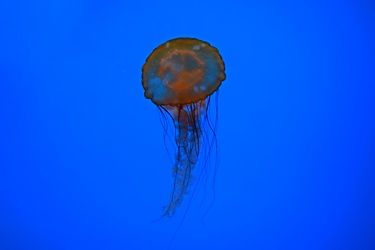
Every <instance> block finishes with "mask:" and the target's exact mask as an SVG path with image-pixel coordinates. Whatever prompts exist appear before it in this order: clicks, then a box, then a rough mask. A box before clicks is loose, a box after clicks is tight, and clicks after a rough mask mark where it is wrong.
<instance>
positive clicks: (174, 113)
mask: <svg viewBox="0 0 375 250" xmlns="http://www.w3.org/2000/svg"><path fill="white" fill-rule="evenodd" d="M225 78H226V75H225V73H224V62H223V59H222V57H221V55H220V54H219V51H218V50H217V49H216V48H215V47H213V46H211V45H210V44H209V43H207V42H204V41H202V40H198V39H195V38H176V39H172V40H169V41H167V42H165V43H163V44H161V45H159V46H158V47H157V48H156V49H154V50H153V52H152V53H151V54H150V55H149V56H148V58H147V59H146V63H145V64H144V65H143V67H142V85H143V88H144V91H145V92H144V95H145V97H146V98H147V99H150V100H151V101H152V102H153V103H154V104H155V105H156V106H157V107H158V110H159V111H160V113H161V114H162V117H163V118H166V119H171V121H172V124H173V126H172V127H173V136H172V137H173V138H172V142H173V144H174V146H175V147H174V149H175V152H174V157H172V165H173V166H172V176H173V178H174V185H173V190H172V192H171V195H170V201H169V203H168V205H166V206H165V207H164V208H163V214H162V217H172V216H173V215H174V214H175V212H176V209H177V208H178V207H179V206H180V205H181V203H182V201H183V199H184V196H185V195H186V194H187V193H188V192H189V188H190V186H191V185H193V183H194V179H195V177H196V175H199V173H203V171H206V173H207V171H208V170H207V169H205V167H206V166H207V162H208V159H209V157H210V152H211V150H210V148H211V146H212V145H213V141H214V142H215V143H217V141H216V122H217V120H216V118H217V108H216V109H215V111H216V116H215V117H216V118H215V122H214V123H212V122H210V119H209V115H208V114H209V110H210V104H211V103H212V101H211V96H212V95H213V94H214V93H217V92H218V89H219V87H220V85H221V83H222V81H224V80H225ZM216 96H217V95H216ZM216 105H217V99H216ZM216 107H217V106H216ZM164 128H165V127H164ZM165 129H166V128H165ZM165 131H167V130H165ZM208 132H210V133H211V135H212V136H213V137H214V139H212V138H210V137H209V135H208ZM199 162H201V163H200V164H199ZM198 166H201V168H202V169H200V170H198V174H197V173H195V172H196V171H197V170H196V168H197V167H198Z"/></svg>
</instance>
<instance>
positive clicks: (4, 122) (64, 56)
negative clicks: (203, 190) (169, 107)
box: [0, 0, 375, 250]
mask: <svg viewBox="0 0 375 250" xmlns="http://www.w3.org/2000/svg"><path fill="white" fill-rule="evenodd" d="M176 37H196V38H199V39H202V40H204V41H207V42H209V43H211V44H212V45H214V46H215V47H217V48H218V49H219V51H220V53H221V55H222V56H223V59H224V61H225V63H226V74H227V79H226V80H225V81H224V82H223V85H222V86H221V88H220V94H219V120H218V122H219V125H218V144H219V149H218V150H219V151H218V152H219V163H220V164H219V169H218V171H217V175H216V182H215V187H216V189H215V190H216V191H215V192H214V194H212V188H211V187H212V185H213V184H209V188H208V189H207V194H208V198H207V200H205V201H204V203H205V205H203V206H200V203H201V200H202V197H201V196H197V197H196V199H191V206H190V208H188V209H187V207H186V203H185V206H182V207H181V208H180V210H178V211H177V213H176V216H175V217H174V218H171V219H168V218H167V219H165V220H161V221H158V222H155V223H152V221H153V220H154V219H156V218H158V217H159V216H160V215H161V213H162V207H163V206H164V205H166V203H167V202H168V199H169V195H170V192H171V189H172V186H173V179H172V177H171V165H170V162H169V158H168V155H167V153H166V151H165V147H164V142H163V129H162V126H161V124H160V120H159V116H158V112H157V109H156V107H155V105H153V103H152V102H150V101H149V100H147V99H145V98H144V96H143V88H142V85H141V67H142V65H143V63H144V62H145V59H146V58H147V56H148V55H149V54H150V53H151V51H152V50H153V49H154V48H155V47H156V46H158V45H159V44H161V43H163V42H165V41H166V40H169V39H172V38H176ZM374 167H375V4H374V3H373V2H372V1H365V0H364V1H362V0H359V1H349V0H342V1H338V0H337V1H320V0H318V1H307V2H306V1H289V2H287V3H286V2H282V1H272V0H271V1H266V2H263V1H227V2H220V1H117V2H115V1H79V0H78V1H2V2H1V3H0V249H4V250H8V249H9V250H10V249H17V250H18V249H41V250H44V249H48V250H49V249H167V247H168V245H169V244H170V248H171V249H254V250H258V249H375V237H374V232H375V213H374V211H375V182H374V178H375V169H374ZM213 195H215V200H214V203H213V206H212V207H211V209H209V210H208V212H207V214H206V216H204V214H205V213H206V210H207V204H209V203H210V202H211V200H212V197H213ZM203 200H204V198H203ZM186 209H187V210H188V213H187V214H186V217H185V220H184V223H183V225H182V226H179V225H180V222H181V220H182V218H183V215H184V211H186ZM177 228H179V232H178V234H177V235H176V237H175V238H174V239H173V240H171V239H172V238H173V235H174V234H175V232H176V230H177Z"/></svg>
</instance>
